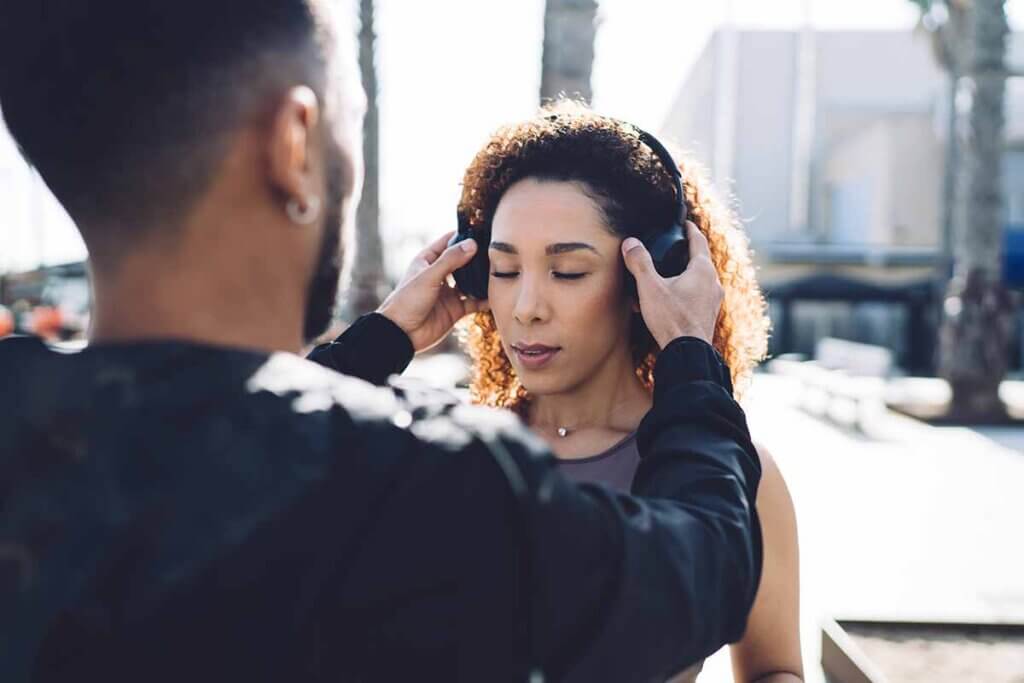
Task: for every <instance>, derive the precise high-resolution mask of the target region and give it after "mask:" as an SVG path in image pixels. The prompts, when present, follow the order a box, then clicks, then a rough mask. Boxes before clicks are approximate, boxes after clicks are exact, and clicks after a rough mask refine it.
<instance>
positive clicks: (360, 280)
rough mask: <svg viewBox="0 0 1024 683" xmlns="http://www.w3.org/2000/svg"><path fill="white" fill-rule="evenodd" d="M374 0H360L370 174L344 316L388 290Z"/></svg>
mask: <svg viewBox="0 0 1024 683" xmlns="http://www.w3.org/2000/svg"><path fill="white" fill-rule="evenodd" d="M373 3H374V0H359V23H360V27H359V70H360V72H361V73H362V78H363V88H365V89H366V100H367V103H366V118H365V119H364V121H363V160H364V164H365V167H366V176H365V179H364V181H363V196H362V200H361V201H360V202H359V208H358V210H357V212H356V231H355V232H356V234H355V255H354V258H353V260H352V278H351V283H350V287H349V296H348V300H347V302H346V305H345V311H344V314H343V317H344V318H346V319H347V320H355V319H356V318H357V317H359V316H360V315H362V314H364V313H368V312H370V311H373V310H376V309H377V307H378V306H380V303H381V301H382V300H383V297H384V295H385V294H386V291H385V290H386V287H387V283H386V277H385V272H384V251H383V245H382V244H381V238H380V200H379V182H380V166H379V147H380V144H379V143H380V138H379V132H378V131H379V128H378V113H377V69H376V65H375V62H374V56H375V52H376V45H375V43H376V35H375V34H374V25H373V24H374V20H373Z"/></svg>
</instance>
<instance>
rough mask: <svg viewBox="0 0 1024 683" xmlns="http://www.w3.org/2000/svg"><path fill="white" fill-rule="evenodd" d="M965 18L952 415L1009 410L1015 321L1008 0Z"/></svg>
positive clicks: (945, 342) (950, 365)
mask: <svg viewBox="0 0 1024 683" xmlns="http://www.w3.org/2000/svg"><path fill="white" fill-rule="evenodd" d="M964 20H965V33H964V35H965V40H964V53H963V55H962V58H963V61H962V66H963V69H962V71H961V73H962V78H961V79H960V83H959V87H958V90H959V92H958V95H957V102H958V110H959V119H958V130H957V139H956V144H957V145H958V146H959V150H960V164H959V170H958V173H957V176H958V177H957V182H956V200H955V209H954V216H953V223H954V232H955V238H954V245H953V256H954V273H953V278H952V280H951V281H950V283H949V288H948V290H947V293H946V298H945V302H944V306H943V312H944V315H943V321H942V329H941V331H940V335H939V372H940V374H941V375H942V377H944V378H945V379H946V380H947V381H948V382H949V383H950V386H951V388H952V390H953V401H952V405H951V406H950V413H951V417H957V418H961V419H964V420H971V421H973V420H985V419H991V418H998V417H1001V416H1003V415H1005V407H1004V406H1003V404H1002V402H1001V401H1000V399H999V394H998V390H999V384H1000V382H1001V381H1002V379H1003V377H1004V376H1005V374H1006V370H1007V364H1008V352H1009V338H1010V333H1011V328H1012V322H1013V318H1012V306H1011V300H1010V295H1009V293H1008V291H1007V289H1006V287H1005V286H1004V285H1003V277H1002V231H1003V198H1002V152H1003V145H1004V143H1003V128H1004V119H1003V99H1004V94H1005V91H1006V67H1005V55H1006V45H1005V39H1006V34H1007V31H1008V28H1007V23H1006V12H1005V8H1004V5H1003V0H974V2H972V3H971V4H970V5H969V6H968V7H967V10H966V12H965V13H964Z"/></svg>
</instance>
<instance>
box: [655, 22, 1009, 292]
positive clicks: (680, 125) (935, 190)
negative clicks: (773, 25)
mask: <svg viewBox="0 0 1024 683" xmlns="http://www.w3.org/2000/svg"><path fill="white" fill-rule="evenodd" d="M1018 54H1019V55H1021V57H1022V58H1024V40H1022V39H1021V36H1012V37H1011V39H1010V62H1011V63H1013V64H1017V63H1021V62H1022V61H1024V59H1015V56H1016V55H1018ZM948 101H949V80H948V78H947V76H946V74H945V73H944V72H943V71H942V70H941V69H940V68H939V67H938V65H937V63H936V61H935V59H934V57H933V55H932V51H931V42H930V38H929V36H927V35H924V34H913V33H910V32H906V31H812V30H806V31H799V30H797V31H760V30H737V29H728V28H726V29H720V30H719V31H716V32H715V34H714V35H713V36H712V38H711V39H710V40H709V42H708V44H707V45H706V46H705V48H704V50H703V52H702V53H701V55H700V57H699V58H698V59H697V61H696V63H695V64H694V66H693V68H692V70H691V71H690V73H689V75H688V76H687V78H686V80H685V82H684V84H683V86H682V88H681V89H680V91H679V94H678V96H677V98H676V101H675V103H674V105H673V107H672V109H671V112H670V114H669V116H668V118H667V120H666V121H665V125H664V127H663V133H664V134H665V135H666V137H668V138H669V139H674V140H676V141H677V142H679V143H681V144H682V145H683V147H684V148H687V149H690V150H692V151H693V152H694V153H695V154H696V156H697V157H698V158H699V159H701V160H702V161H703V162H704V163H705V164H707V166H708V167H709V169H710V170H711V172H712V177H713V178H714V180H715V182H716V184H718V185H719V188H720V189H724V190H726V191H728V192H729V193H731V194H732V195H733V196H734V197H735V199H736V200H737V203H738V208H739V210H740V214H741V215H742V216H743V217H744V218H745V219H746V221H747V222H746V224H747V228H748V230H749V233H750V236H751V239H752V241H753V242H754V244H755V246H756V247H757V248H758V258H759V261H760V263H761V265H762V268H763V273H764V277H765V278H766V280H768V281H771V280H773V279H780V278H781V279H787V278H789V277H793V276H796V275H798V274H801V273H803V272H806V271H807V270H808V268H813V267H816V266H817V267H820V266H821V265H822V264H829V267H830V269H831V270H833V271H836V270H838V271H840V272H845V273H847V274H851V275H861V276H868V275H870V277H871V278H872V279H875V280H891V281H900V280H901V279H902V280H905V279H906V278H908V277H915V276H922V275H925V274H927V273H928V272H929V271H930V269H931V268H932V267H933V266H934V264H935V263H936V262H937V261H936V258H937V256H938V255H939V254H940V253H941V252H940V250H941V248H942V246H943V241H942V210H941V207H942V201H943V192H944V190H943V187H944V186H943V169H944V166H945V165H944V159H945V139H946V137H947V131H948V128H947V126H948ZM1021 114H1024V84H1022V83H1021V82H1020V80H1011V81H1010V82H1009V85H1008V96H1007V144H1008V151H1007V157H1006V170H1007V172H1006V174H1005V175H1006V196H1007V206H1008V215H1007V222H1008V223H1016V224H1021V223H1024V116H1022V115H1021ZM879 266H885V267H884V268H879Z"/></svg>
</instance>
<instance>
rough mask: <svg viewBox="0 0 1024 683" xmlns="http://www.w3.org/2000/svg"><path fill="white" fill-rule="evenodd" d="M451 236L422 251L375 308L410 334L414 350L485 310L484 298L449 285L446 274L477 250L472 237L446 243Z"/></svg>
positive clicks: (430, 343) (423, 349)
mask: <svg viewBox="0 0 1024 683" xmlns="http://www.w3.org/2000/svg"><path fill="white" fill-rule="evenodd" d="M451 236H452V233H451V232H449V233H447V234H445V235H443V236H442V237H439V238H438V239H437V240H436V241H435V242H433V243H432V244H431V245H430V246H428V247H427V248H426V249H424V250H423V251H421V252H420V253H419V254H418V255H417V256H416V258H415V259H413V262H412V263H411V264H410V265H409V269H408V270H407V271H406V272H405V275H404V276H403V277H402V280H401V282H399V283H398V287H397V288H396V289H395V291H393V292H392V293H391V294H389V295H388V298H387V299H385V300H384V303H382V304H381V305H380V308H379V309H377V312H378V313H380V314H381V315H383V316H385V317H387V318H388V319H389V320H391V322H393V323H395V324H396V325H398V326H399V327H400V328H401V329H402V331H404V332H405V333H406V334H407V335H409V339H410V340H411V341H412V347H413V348H414V349H415V350H416V352H417V353H419V352H420V351H425V350H426V349H429V348H430V347H432V346H434V345H436V344H437V343H438V342H440V341H441V340H442V339H444V337H445V335H447V334H448V332H449V331H451V329H452V327H453V326H454V325H455V323H456V322H458V321H459V319H460V318H462V317H463V316H465V315H468V314H470V313H476V312H477V311H485V310H487V302H486V301H477V300H476V299H472V298H468V297H465V296H462V295H461V294H460V293H459V291H458V290H457V289H455V288H453V287H451V286H449V285H448V276H449V275H451V273H452V272H454V271H455V270H456V269H457V268H460V267H462V266H464V265H466V264H467V263H469V260H470V259H471V258H473V255H474V254H475V253H476V250H477V245H476V242H475V241H474V240H465V241H463V242H460V243H458V244H456V245H454V246H452V247H447V244H448V240H449V239H450V238H451ZM446 247H447V248H446Z"/></svg>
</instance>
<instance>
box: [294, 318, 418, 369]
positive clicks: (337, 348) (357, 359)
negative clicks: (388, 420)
mask: <svg viewBox="0 0 1024 683" xmlns="http://www.w3.org/2000/svg"><path fill="white" fill-rule="evenodd" d="M414 355H415V350H414V349H413V347H412V341H411V340H410V339H409V335H407V334H406V333H405V332H403V331H402V328H400V327H399V326H398V325H396V324H395V323H393V322H392V321H391V320H389V319H388V318H387V317H386V316H383V315H381V314H380V313H368V314H366V315H364V316H362V317H360V318H359V319H358V320H356V321H355V322H354V323H352V325H350V326H349V328H348V329H347V330H345V331H344V332H342V333H341V334H340V335H339V336H338V338H337V339H335V340H334V341H333V342H330V343H327V344H321V345H320V346H318V347H316V348H315V349H314V350H313V352H312V353H310V355H309V358H310V360H313V361H315V362H317V363H320V364H321V365H325V366H327V367H330V368H333V369H334V370H336V371H338V372H341V373H344V374H346V375H351V376H353V377H359V378H360V379H364V380H366V381H368V382H371V383H373V384H377V385H382V384H384V383H386V382H387V379H388V377H390V376H391V375H395V374H400V373H402V372H403V371H404V370H405V368H407V367H408V366H409V362H410V361H412V358H413V356H414Z"/></svg>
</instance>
